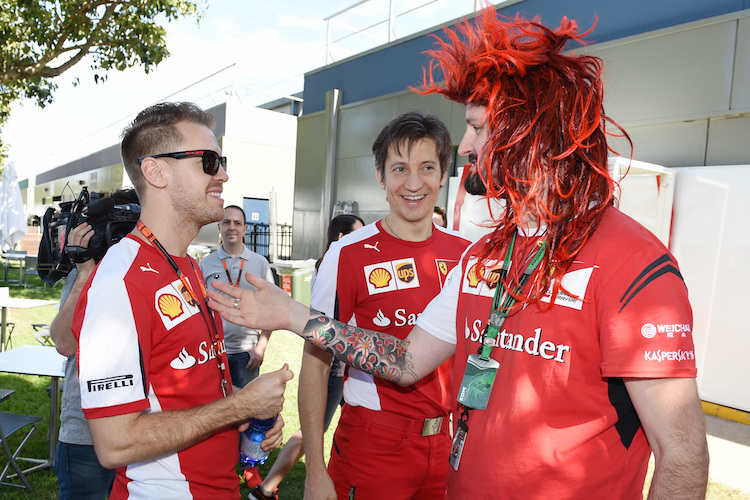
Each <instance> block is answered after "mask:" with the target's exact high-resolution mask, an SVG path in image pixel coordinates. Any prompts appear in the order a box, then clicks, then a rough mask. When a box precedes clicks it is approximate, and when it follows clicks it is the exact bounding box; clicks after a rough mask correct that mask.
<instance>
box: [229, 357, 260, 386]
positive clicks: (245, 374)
mask: <svg viewBox="0 0 750 500" xmlns="http://www.w3.org/2000/svg"><path fill="white" fill-rule="evenodd" d="M227 359H228V360H229V376H230V377H232V385H236V386H237V387H239V388H243V387H245V386H246V385H247V384H249V383H250V382H252V381H253V380H255V379H256V378H258V375H259V373H260V369H259V368H256V369H255V370H252V371H250V370H248V369H246V368H245V367H246V366H247V363H248V362H249V361H250V355H249V354H248V353H246V352H240V353H237V354H229V353H227Z"/></svg>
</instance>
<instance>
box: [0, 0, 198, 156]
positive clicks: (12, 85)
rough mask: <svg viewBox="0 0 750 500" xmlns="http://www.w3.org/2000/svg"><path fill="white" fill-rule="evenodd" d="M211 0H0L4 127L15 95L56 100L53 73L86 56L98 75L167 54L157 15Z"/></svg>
mask: <svg viewBox="0 0 750 500" xmlns="http://www.w3.org/2000/svg"><path fill="white" fill-rule="evenodd" d="M206 6H207V4H206V0H192V1H191V0H56V1H48V0H0V47H2V49H1V50H0V127H2V125H4V124H5V123H6V122H7V120H8V117H9V116H10V105H11V103H12V102H13V101H15V100H17V99H21V98H28V99H33V100H34V101H36V103H37V104H38V105H39V106H41V107H44V106H45V105H47V104H49V103H51V102H52V100H53V93H54V91H55V90H56V88H57V86H56V85H55V83H54V78H55V77H56V76H59V75H61V74H62V73H64V72H65V71H67V70H68V69H70V68H72V67H73V66H75V65H76V64H78V63H79V62H81V61H83V60H84V59H85V60H87V61H90V63H91V69H93V70H94V80H95V81H96V82H100V81H104V80H106V78H107V72H108V71H110V70H118V71H122V70H124V69H127V68H129V67H133V66H142V67H143V69H144V71H145V72H146V73H148V72H150V71H151V70H153V69H154V68H155V67H156V66H157V65H158V64H159V63H160V62H161V61H162V60H164V59H165V58H167V57H168V56H169V51H168V50H167V46H166V34H167V32H166V30H165V29H164V28H163V27H162V26H160V25H159V24H158V21H157V18H159V19H162V20H164V21H166V22H169V21H172V20H175V19H177V18H179V17H181V16H194V17H196V18H200V16H201V15H202V13H203V12H204V11H205V8H206ZM2 162H3V148H2V143H1V142H0V164H2Z"/></svg>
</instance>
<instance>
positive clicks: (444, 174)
mask: <svg viewBox="0 0 750 500" xmlns="http://www.w3.org/2000/svg"><path fill="white" fill-rule="evenodd" d="M447 180H448V169H447V168H446V169H445V172H443V176H442V177H441V178H440V187H443V186H445V183H446V181H447Z"/></svg>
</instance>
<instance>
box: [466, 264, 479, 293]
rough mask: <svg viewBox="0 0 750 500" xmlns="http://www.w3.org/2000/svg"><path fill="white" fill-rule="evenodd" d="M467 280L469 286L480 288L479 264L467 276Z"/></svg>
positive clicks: (472, 267)
mask: <svg viewBox="0 0 750 500" xmlns="http://www.w3.org/2000/svg"><path fill="white" fill-rule="evenodd" d="M466 280H467V281H468V282H469V286H470V287H472V288H476V287H478V286H479V276H477V264H476V263H474V265H473V266H471V268H470V269H469V272H468V273H467V274H466Z"/></svg>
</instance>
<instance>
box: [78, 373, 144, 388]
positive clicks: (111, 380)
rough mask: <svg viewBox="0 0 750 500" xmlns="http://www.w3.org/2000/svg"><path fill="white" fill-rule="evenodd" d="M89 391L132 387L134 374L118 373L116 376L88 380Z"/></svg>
mask: <svg viewBox="0 0 750 500" xmlns="http://www.w3.org/2000/svg"><path fill="white" fill-rule="evenodd" d="M86 385H87V386H88V390H89V392H100V391H108V390H110V389H119V388H121V387H131V386H132V385H133V376H132V375H117V376H115V377H107V378H100V379H96V380H89V381H88V382H86Z"/></svg>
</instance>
